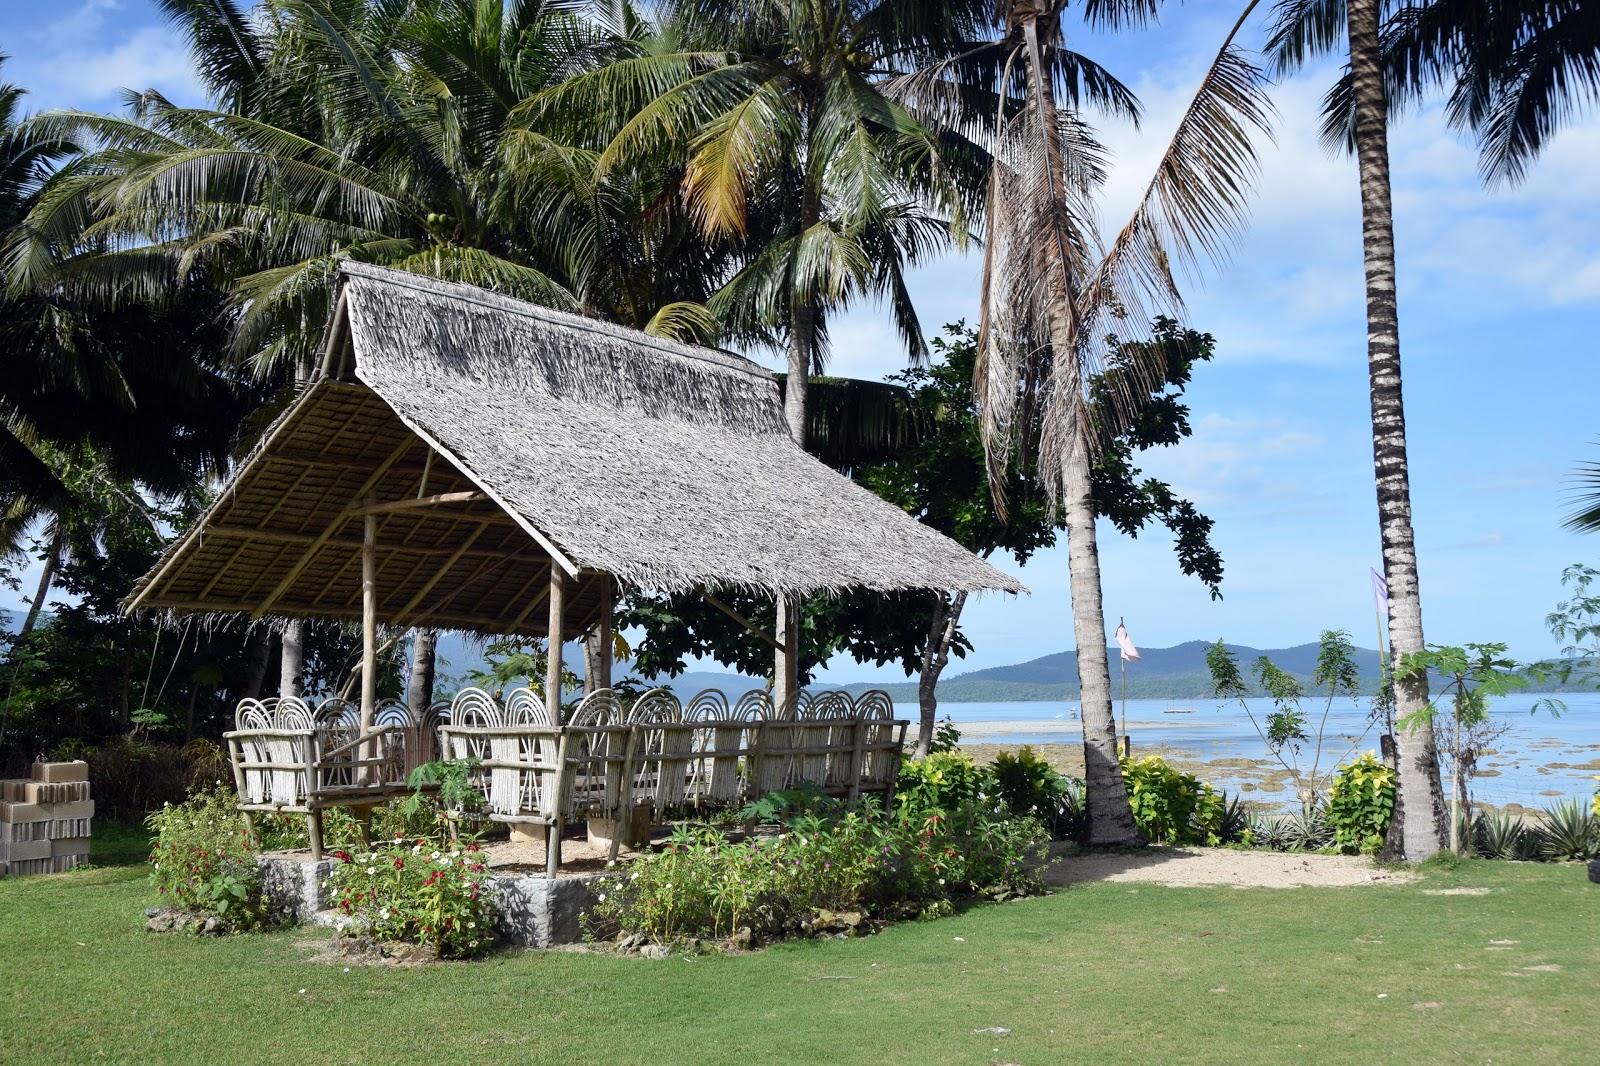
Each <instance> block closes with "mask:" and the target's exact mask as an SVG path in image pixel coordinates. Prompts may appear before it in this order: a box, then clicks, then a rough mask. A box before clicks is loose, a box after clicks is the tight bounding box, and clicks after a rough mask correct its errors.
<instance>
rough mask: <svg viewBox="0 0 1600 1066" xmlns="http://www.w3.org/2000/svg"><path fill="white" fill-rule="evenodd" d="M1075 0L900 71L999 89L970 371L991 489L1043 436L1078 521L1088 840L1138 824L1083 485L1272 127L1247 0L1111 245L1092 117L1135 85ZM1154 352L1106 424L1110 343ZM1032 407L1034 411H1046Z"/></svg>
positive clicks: (1055, 478) (1219, 239)
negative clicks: (1139, 334) (1093, 389)
mask: <svg viewBox="0 0 1600 1066" xmlns="http://www.w3.org/2000/svg"><path fill="white" fill-rule="evenodd" d="M1066 6H1067V5H1066V3H1065V2H1064V0H1012V2H1007V3H1001V4H999V5H998V11H997V21H998V28H999V30H1000V36H999V38H998V40H994V41H990V42H985V43H981V44H975V45H973V46H972V47H971V48H969V49H967V50H965V51H963V52H962V53H961V54H960V55H958V56H956V57H955V58H953V59H951V60H949V61H947V62H944V63H939V64H935V65H933V66H931V67H929V68H927V69H926V70H924V71H922V72H920V73H919V74H917V75H916V76H914V77H912V78H910V79H907V80H906V81H905V82H903V83H902V85H901V86H900V87H899V92H900V93H901V94H902V96H903V98H904V99H906V100H907V101H908V103H909V104H910V105H911V107H912V109H913V110H914V111H916V112H918V113H931V114H939V115H943V116H945V117H946V119H947V120H954V119H957V118H958V117H959V116H961V115H963V114H969V113H970V110H971V100H972V98H973V96H974V95H980V96H981V97H982V98H987V99H988V100H990V101H991V104H990V107H989V110H988V114H989V115H991V116H992V118H991V122H992V132H991V133H990V136H989V141H990V146H991V150H992V152H993V155H994V165H993V166H992V168H991V171H990V183H989V190H988V199H987V211H986V215H985V221H984V232H985V237H986V247H985V258H984V270H983V308H982V314H983V318H982V322H981V330H980V333H981V336H980V353H979V365H978V367H977V369H976V373H975V387H976V390H977V392H978V397H979V402H980V404H981V406H982V414H983V421H984V443H985V450H986V452H987V455H988V462H989V466H990V481H991V485H992V486H994V488H995V491H996V496H997V498H996V503H997V505H998V506H1000V507H1001V508H1002V513H1004V512H1003V508H1004V505H1005V501H1004V500H1003V498H1001V497H1000V495H999V487H1000V486H1001V485H1003V484H1004V482H1005V478H1006V476H1007V470H1008V469H1009V467H1010V466H1011V464H1012V463H1013V462H1014V461H1016V460H1017V459H1019V458H1024V459H1029V458H1032V457H1022V456H1019V455H1018V451H1019V442H1021V441H1027V440H1029V439H1030V437H1031V436H1032V428H1031V427H1033V426H1034V425H1035V424H1038V425H1040V426H1041V429H1040V432H1039V434H1038V438H1037V439H1038V440H1039V447H1038V454H1037V467H1038V478H1039V482H1040V487H1041V488H1042V489H1043V491H1044V493H1045V495H1046V497H1047V499H1048V500H1049V502H1050V504H1051V506H1052V507H1054V506H1057V505H1059V506H1060V508H1061V510H1062V513H1063V516H1064V519H1065V525H1066V529H1067V543H1068V568H1069V572H1070V577H1071V597H1072V614H1073V630H1074V635H1075V638H1076V643H1077V656H1078V676H1079V681H1080V699H1081V701H1082V708H1083V710H1082V715H1083V731H1084V762H1085V781H1086V785H1087V792H1088V805H1089V811H1090V838H1091V841H1092V842H1093V843H1096V844H1103V845H1122V844H1128V843H1132V842H1133V841H1134V840H1135V839H1136V837H1137V834H1136V831H1135V828H1134V824H1133V817H1132V813H1131V810H1130V808H1129V804H1128V797H1127V792H1126V790H1125V788H1124V786H1123V782H1122V774H1121V769H1120V766H1119V763H1118V758H1117V757H1118V742H1117V732H1116V721H1115V718H1114V717H1113V714H1112V705H1111V677H1110V669H1109V664H1108V662H1107V655H1106V628H1105V615H1104V608H1103V606H1102V598H1101V588H1100V569H1099V555H1098V548H1097V545H1096V540H1095V516H1094V502H1093V499H1092V496H1091V489H1090V471H1091V466H1092V462H1093V457H1094V454H1095V452H1096V450H1097V449H1098V447H1099V446H1100V444H1101V442H1102V441H1104V440H1105V439H1107V436H1108V435H1114V434H1115V432H1116V431H1117V429H1118V428H1119V426H1117V425H1116V424H1114V423H1116V422H1118V421H1120V420H1121V419H1123V418H1125V417H1126V416H1127V412H1128V411H1129V410H1130V409H1131V408H1132V406H1133V404H1134V403H1135V402H1136V398H1137V397H1138V396H1140V395H1147V394H1148V392H1149V389H1150V388H1151V387H1152V386H1153V385H1154V384H1155V383H1156V382H1157V381H1159V380H1160V378H1161V375H1162V373H1163V371H1164V367H1161V366H1160V365H1158V361H1157V359H1156V354H1158V353H1156V349H1154V348H1152V347H1149V346H1145V347H1142V348H1141V347H1138V346H1136V345H1134V342H1135V341H1136V340H1137V339H1138V338H1136V337H1134V336H1133V335H1132V333H1131V332H1130V331H1131V329H1133V328H1135V327H1137V326H1140V325H1142V324H1143V323H1145V322H1148V321H1149V320H1150V319H1151V318H1152V317H1153V313H1152V312H1153V311H1161V312H1167V313H1175V312H1178V311H1180V310H1181V308H1182V299H1181V296H1180V294H1179V291H1178V286H1177V283H1176V280H1175V278H1174V276H1173V272H1172V267H1171V263H1172V261H1173V260H1174V259H1176V260H1178V261H1180V262H1182V263H1184V264H1185V265H1187V266H1189V267H1191V268H1195V267H1198V265H1199V263H1200V262H1201V261H1202V260H1204V259H1206V258H1212V257H1216V256H1218V255H1220V254H1221V253H1222V252H1223V251H1224V250H1225V248H1226V247H1227V245H1228V243H1229V239H1230V238H1231V237H1233V236H1234V235H1235V234H1236V233H1237V231H1238V230H1239V228H1240V227H1241V226H1242V222H1243V216H1244V211H1245V206H1246V202H1245V198H1246V195H1247V191H1248V186H1249V181H1250V179H1251V178H1252V177H1253V175H1254V171H1255V156H1254V152H1253V149H1252V146H1251V134H1252V133H1253V132H1254V131H1256V130H1264V129H1265V128H1266V119H1267V105H1266V103H1265V100H1264V98H1263V96H1262V94H1261V85H1260V78H1259V72H1258V71H1257V70H1256V69H1255V67H1254V66H1253V65H1252V64H1251V63H1249V62H1248V60H1246V59H1245V58H1244V56H1243V55H1242V54H1241V53H1240V52H1239V51H1238V50H1237V49H1236V48H1235V47H1234V38H1235V37H1236V35H1237V34H1238V33H1239V30H1240V28H1241V27H1242V26H1243V24H1244V21H1245V17H1246V16H1248V15H1249V13H1250V12H1251V10H1253V8H1254V7H1255V4H1254V3H1250V4H1248V5H1246V6H1245V8H1244V14H1242V15H1241V16H1240V18H1239V21H1238V22H1237V23H1236V24H1235V25H1234V28H1233V30H1232V31H1231V32H1230V33H1229V35H1228V37H1227V38H1226V40H1225V41H1224V43H1223V46H1222V48H1221V50H1220V51H1219V52H1218V54H1217V57H1216V59H1215V60H1214V62H1213V63H1212V65H1211V66H1210V68H1209V69H1208V70H1207V72H1206V75H1205V77H1204V79H1203V80H1202V82H1201V85H1200V87H1199V89H1198V91H1197V92H1196V94H1195V97H1194V99H1193V101H1192V102H1191V104H1190V106H1189V108H1188V110H1187V111H1186V113H1185V114H1184V117H1183V119H1182V120H1181V122H1180V125H1179V127H1178V129H1177V131H1176V132H1175V133H1174V135H1173V137H1172V140H1171V141H1170V142H1169V144H1168V146H1167V148H1166V150H1165V152H1164V153H1163V155H1162V157H1161V159H1160V161H1159V162H1158V164H1157V168H1156V171H1155V174H1154V176H1153V177H1152V179H1151V181H1150V184H1149V185H1148V187H1147V188H1146V191H1145V194H1144V196H1143V198H1142V199H1141V202H1140V204H1139V206H1138V207H1137V209H1136V210H1135V212H1134V214H1133V216H1132V218H1131V219H1130V220H1129V221H1128V222H1127V224H1126V225H1124V227H1123V228H1122V229H1121V230H1120V231H1119V232H1118V233H1117V235H1116V237H1115V238H1114V239H1113V240H1112V241H1111V242H1110V244H1109V245H1105V246H1102V243H1101V241H1100V237H1099V235H1098V233H1097V231H1096V228H1095V224H1094V218H1095V213H1094V196H1095V193H1096V191H1097V189H1098V186H1099V185H1100V183H1101V182H1102V180H1103V177H1104V169H1103V164H1104V154H1103V152H1102V151H1101V149H1100V146H1099V145H1098V143H1097V142H1096V140H1095V138H1094V135H1093V132H1092V131H1091V129H1090V128H1089V126H1088V125H1087V123H1086V122H1085V121H1084V119H1083V114H1082V111H1083V107H1084V105H1095V106H1098V107H1100V108H1102V109H1104V110H1108V111H1110V112H1112V113H1114V114H1120V115H1122V116H1125V117H1130V118H1136V117H1137V114H1138V105H1137V102H1136V101H1135V99H1134V97H1133V95H1132V94H1131V93H1130V92H1129V91H1128V90H1127V89H1126V88H1125V87H1124V86H1123V85H1122V84H1121V83H1120V82H1118V81H1117V80H1116V79H1115V78H1114V77H1113V76H1111V75H1110V74H1109V73H1108V72H1106V71H1105V70H1104V69H1103V68H1101V67H1100V66H1098V65H1097V64H1095V63H1094V62H1093V61H1092V60H1090V59H1088V58H1087V57H1085V56H1082V55H1080V54H1078V53H1076V52H1073V51H1071V50H1070V49H1068V48H1067V47H1066V41H1065V36H1064V33H1063V29H1062V15H1063V11H1064V9H1065V7H1066ZM1159 6H1160V5H1159V4H1157V3H1153V2H1146V0H1123V2H1112V3H1086V4H1084V5H1083V7H1082V8H1081V15H1082V17H1083V18H1084V19H1085V20H1086V21H1087V22H1089V23H1091V24H1098V25H1101V26H1112V27H1114V26H1117V25H1121V24H1125V23H1130V22H1132V23H1136V22H1139V21H1141V20H1144V19H1146V18H1150V17H1153V16H1154V15H1155V14H1156V13H1157V11H1158V9H1159ZM1103 345H1109V346H1110V347H1114V348H1123V349H1126V350H1127V351H1130V352H1141V351H1142V352H1145V353H1156V354H1152V355H1151V357H1150V358H1149V359H1148V360H1143V361H1142V360H1140V359H1137V358H1136V359H1134V360H1133V361H1132V362H1131V363H1129V364H1128V365H1127V367H1126V368H1125V370H1126V373H1125V374H1123V375H1119V376H1118V378H1117V380H1118V381H1119V382H1120V383H1121V384H1122V385H1123V386H1124V387H1125V388H1124V390H1123V391H1124V392H1125V395H1117V396H1113V397H1111V400H1112V403H1111V405H1110V408H1111V414H1110V418H1109V421H1110V422H1111V423H1112V424H1099V425H1096V424H1093V423H1092V421H1091V417H1090V415H1089V412H1088V407H1087V405H1088V383H1089V382H1090V380H1091V379H1092V378H1093V377H1094V376H1095V374H1096V373H1097V372H1098V370H1099V368H1100V365H1101V358H1102V356H1103V349H1102V347H1101V346H1103ZM1036 420H1040V421H1039V422H1037V423H1036Z"/></svg>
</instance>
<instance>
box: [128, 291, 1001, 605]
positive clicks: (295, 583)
mask: <svg viewBox="0 0 1600 1066" xmlns="http://www.w3.org/2000/svg"><path fill="white" fill-rule="evenodd" d="M369 517H370V518H371V519H372V522H371V523H367V522H366V520H367V519H368V518H369ZM365 524H371V525H373V526H374V527H375V528H374V529H373V531H372V532H373V539H374V541H375V554H376V573H375V579H376V585H377V594H376V603H375V610H376V614H377V619H378V621H380V622H382V623H386V624H398V625H425V626H430V627H436V628H461V629H469V630H477V631H483V632H495V633H521V634H527V635H542V634H544V633H545V632H546V630H547V628H548V626H547V619H545V618H543V617H541V614H542V613H543V612H540V611H538V610H537V609H536V608H537V606H538V604H539V603H540V602H542V600H543V599H544V595H543V590H544V588H545V586H546V584H547V581H548V576H549V575H550V573H551V572H552V571H551V567H552V565H553V566H554V567H555V568H556V569H557V570H559V571H560V572H562V573H563V574H564V576H565V577H566V578H567V579H568V580H569V581H570V582H571V588H570V590H569V591H568V593H567V596H566V605H565V610H566V612H567V615H568V624H567V625H566V626H564V627H563V628H564V629H565V630H566V631H567V632H568V633H572V632H574V631H575V630H576V629H581V628H584V627H586V626H588V625H589V624H591V623H592V622H593V621H594V620H595V616H596V615H597V613H598V612H600V611H601V610H603V609H606V608H607V605H608V604H609V601H610V596H609V595H608V594H606V593H605V592H604V591H603V590H602V588H601V586H602V585H606V586H609V583H610V578H612V577H614V578H616V579H617V580H619V581H621V582H623V583H625V584H629V585H634V586H639V587H648V588H659V589H674V590H685V589H691V588H703V589H708V590H717V589H724V588H741V589H747V590H760V591H764V592H767V593H770V594H773V595H786V596H801V595H805V594H807V593H816V592H823V591H828V590H836V589H842V588H849V587H858V588H870V589H880V590H885V591H892V590H903V589H945V590H967V591H976V590H980V589H1003V590H1006V591H1011V592H1016V591H1021V589H1022V586H1021V584H1020V583H1019V582H1018V581H1017V580H1016V579H1015V578H1013V577H1011V576H1009V575H1007V574H1005V573H1003V572H1001V571H999V570H997V569H995V568H994V567H992V566H990V565H989V564H988V563H986V562H984V561H983V560H981V559H978V558H976V557H975V556H973V555H972V554H971V553H969V552H967V551H966V550H965V549H963V548H961V547H960V546H959V545H957V544H955V543H954V542H952V541H950V540H948V539H947V538H945V537H943V536H941V535H940V534H939V533H937V532H935V531H934V530H932V529H930V528H928V527H927V526H924V525H922V524H920V523H918V522H916V521H914V520H913V519H911V518H910V517H909V516H907V515H906V514H904V513H903V512H902V511H900V510H899V509H898V508H896V507H894V506H892V505H891V504H889V503H887V502H885V501H883V500H881V499H879V498H878V497H876V496H874V495H872V494H871V493H869V492H867V491H866V490H865V489H862V488H861V487H860V486H858V485H856V484H854V483H852V482H851V481H849V480H848V479H846V478H844V477H841V476H840V475H839V474H837V473H836V472H835V471H833V470H831V469H829V468H828V467H826V466H824V465H823V464H822V463H820V462H818V461H816V460H815V459H813V458H812V457H811V456H809V455H807V454H806V453H805V452H804V451H802V450H801V449H800V448H799V447H798V446H797V445H796V444H795V443H794V442H793V440H791V439H790V437H789V435H788V432H787V430H786V428H785V424H784V421H783V414H782V409H781V405H780V403H779V396H778V390H777V386H776V384H775V382H774V379H773V377H772V375H771V373H769V372H768V371H767V370H765V369H763V368H762V367H760V366H758V365H757V364H755V363H752V362H750V361H749V360H746V359H742V358H740V357H738V356H734V355H729V354H726V353H723V352H717V351H711V350H708V349H704V348H695V347H690V346H687V345H682V344H675V343H672V342H670V341H666V340H662V339H660V338H655V337H649V336H646V335H644V334H640V333H637V332H634V331H631V330H626V329H622V328H619V327H616V326H611V325H607V324H604V323H600V322H596V321H593V320H591V319H587V318H581V317H577V316H574V315H568V314H562V313H559V312H555V311H550V310H546V309H544V308H539V307H534V306H532V305H529V304H525V303H521V302H518V301H515V300H510V299H507V298H505V297H502V296H497V295H495V294H493V293H489V292H485V291H483V290H480V289H476V288H472V287H469V286H465V285H455V284H448V283H444V282H440V281H435V280H432V279H428V278H424V277H420V276H418V275H414V274H407V273H401V272H397V271H392V270H385V269H380V268H377V267H371V266H363V265H358V264H349V265H347V266H346V267H345V269H344V274H343V278H342V282H341V291H340V297H339V301H338V309H337V312H336V314H335V319H334V321H333V323H332V324H331V327H330V331H329V336H328V343H327V346H326V349H325V355H324V359H323V363H322V366H321V368H320V370H319V372H318V373H317V374H316V375H315V376H314V377H313V379H312V381H311V382H310V383H309V384H308V386H307V387H306V388H305V389H304V390H303V391H302V392H301V394H300V395H299V396H298V397H297V398H296V399H295V400H294V401H293V403H292V404H290V406H289V407H288V409H287V410H286V411H285V412H284V413H283V415H282V416H281V417H280V418H279V419H278V420H277V421H276V422H275V423H274V424H273V425H272V427H271V428H270V429H269V430H268V432H267V433H266V435H265V436H264V438H263V439H262V441H261V443H260V444H259V445H258V446H257V447H256V448H255V450H254V451H253V452H252V453H251V454H250V455H249V457H248V458H247V459H246V460H245V461H244V462H243V463H241V464H240V466H239V468H238V470H237V471H236V473H235V474H234V476H233V477H232V479H231V480H230V481H229V482H228V484H227V485H226V486H225V487H224V488H223V489H222V491H221V493H220V494H219V496H218V498H217V500H216V502H215V504H214V505H213V506H212V507H211V508H210V509H209V510H208V511H207V512H206V514H205V515H204V516H203V517H202V519H201V520H200V521H198V522H197V523H196V524H195V525H194V527H193V528H192V529H191V530H190V531H189V532H188V533H187V534H186V535H185V536H184V537H182V538H181V539H179V540H178V541H177V542H175V543H174V544H173V545H172V546H171V547H170V548H169V549H168V550H167V551H166V553H165V554H164V555H163V556H162V558H161V559H160V561H159V562H158V564H157V565H156V567H155V568H154V569H153V570H152V571H151V572H150V574H148V575H147V576H146V577H145V578H143V579H142V580H141V581H140V583H139V584H138V586H137V587H136V588H135V590H134V594H133V596H132V597H131V598H130V607H136V608H141V609H143V608H160V609H166V610H170V611H173V612H180V613H182V612H230V613H232V612H246V613H249V614H251V615H253V616H256V617H261V616H282V617H317V618H336V619H337V618H343V619H355V618H360V617H362V591H363V590H362V566H361V555H362V540H363V531H364V525H365Z"/></svg>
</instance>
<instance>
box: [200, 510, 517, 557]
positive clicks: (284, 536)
mask: <svg viewBox="0 0 1600 1066" xmlns="http://www.w3.org/2000/svg"><path fill="white" fill-rule="evenodd" d="M466 520H467V521H472V522H484V523H487V524H488V525H490V526H507V525H512V523H511V522H502V521H500V519H498V518H490V517H488V516H485V515H473V516H472V517H471V518H469V519H466ZM519 532H520V531H519ZM446 533H447V534H448V530H447V531H446ZM206 536H208V537H216V538H218V539H225V540H255V541H264V542H266V543H269V544H314V543H316V542H317V541H318V540H319V539H321V538H319V537H318V536H317V535H316V534H315V533H292V532H289V531H288V530H277V529H250V528H248V527H245V526H212V527H211V528H210V529H208V530H206ZM322 546H323V547H324V548H349V549H351V550H357V551H358V550H360V548H361V540H360V539H359V538H356V537H330V538H329V539H327V540H324V541H322ZM383 550H384V551H385V552H388V553H389V554H391V555H423V556H429V555H431V556H441V555H452V554H454V553H455V549H454V548H450V547H444V546H439V545H433V544H385V545H384V546H383ZM505 554H506V552H504V551H497V550H495V549H493V548H478V549H476V550H473V551H469V552H467V554H466V555H465V556H464V557H463V558H467V559H476V558H481V557H483V556H488V555H493V556H496V557H498V556H502V555H505Z"/></svg>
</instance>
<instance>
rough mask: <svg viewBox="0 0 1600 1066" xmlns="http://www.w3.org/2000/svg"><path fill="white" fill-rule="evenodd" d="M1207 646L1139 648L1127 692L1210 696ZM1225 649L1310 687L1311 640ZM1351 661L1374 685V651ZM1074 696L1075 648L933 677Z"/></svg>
mask: <svg viewBox="0 0 1600 1066" xmlns="http://www.w3.org/2000/svg"><path fill="white" fill-rule="evenodd" d="M1210 647H1211V645H1210V643H1209V642H1207V641H1203V640H1191V641H1187V642H1186V643H1183V644H1177V645H1174V646H1173V647H1170V648H1141V649H1140V653H1141V658H1140V660H1139V661H1138V662H1134V663H1129V664H1128V696H1129V698H1130V699H1202V698H1205V697H1207V696H1210V695H1211V675H1210V673H1209V672H1208V671H1207V670H1206V650H1207V649H1208V648H1210ZM1228 649H1229V650H1230V651H1232V652H1233V654H1234V655H1235V656H1236V657H1237V658H1238V660H1239V667H1240V669H1241V671H1243V672H1244V673H1245V675H1246V677H1247V678H1250V664H1251V663H1253V662H1255V661H1256V659H1257V658H1259V657H1260V656H1262V655H1266V656H1268V657H1270V658H1271V659H1272V661H1273V662H1275V663H1277V664H1278V665H1279V666H1280V667H1282V668H1283V669H1284V670H1286V671H1288V672H1289V673H1291V674H1293V675H1295V677H1297V678H1299V679H1300V681H1301V683H1302V684H1304V685H1305V686H1306V687H1307V688H1308V689H1309V688H1310V687H1311V673H1312V671H1313V670H1314V669H1316V664H1317V645H1315V644H1297V645H1295V646H1294V647H1292V648H1269V649H1265V650H1263V649H1260V648H1252V647H1249V646H1247V645H1243V644H1229V645H1228ZM1108 654H1109V656H1110V658H1111V687H1112V692H1113V694H1114V695H1118V696H1120V695H1121V694H1122V680H1121V672H1120V668H1119V665H1118V651H1117V647H1116V645H1111V646H1110V647H1109V648H1108ZM1356 664H1357V666H1358V668H1359V669H1360V672H1361V681H1362V687H1363V689H1364V690H1368V691H1370V690H1372V689H1374V688H1376V686H1377V683H1378V653H1377V652H1376V651H1373V650H1371V649H1368V648H1358V649H1356ZM1251 679H1252V680H1253V678H1251ZM849 688H850V689H851V690H852V691H860V690H863V689H867V688H883V689H885V690H886V691H888V693H889V695H890V696H892V697H893V698H894V699H895V700H896V701H905V702H911V701H914V700H915V699H916V698H917V686H916V683H915V682H906V683H899V684H892V685H872V684H857V685H851V686H849ZM1254 694H1256V695H1260V694H1261V693H1259V692H1256V693H1254ZM1077 698H1078V660H1077V652H1075V651H1070V650H1069V651H1060V652H1056V653H1054V654H1052V655H1043V656H1040V657H1039V658H1037V659H1029V660H1028V661H1027V662H1023V663H1016V664H1013V665H1011V666H991V667H989V668H987V669H984V670H972V671H969V672H967V673H964V674H955V675H952V676H948V677H946V678H944V679H942V680H941V681H940V682H939V699H940V700H941V701H948V702H952V703H984V702H1005V701H1013V700H1017V701H1026V700H1075V699H1077Z"/></svg>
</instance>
